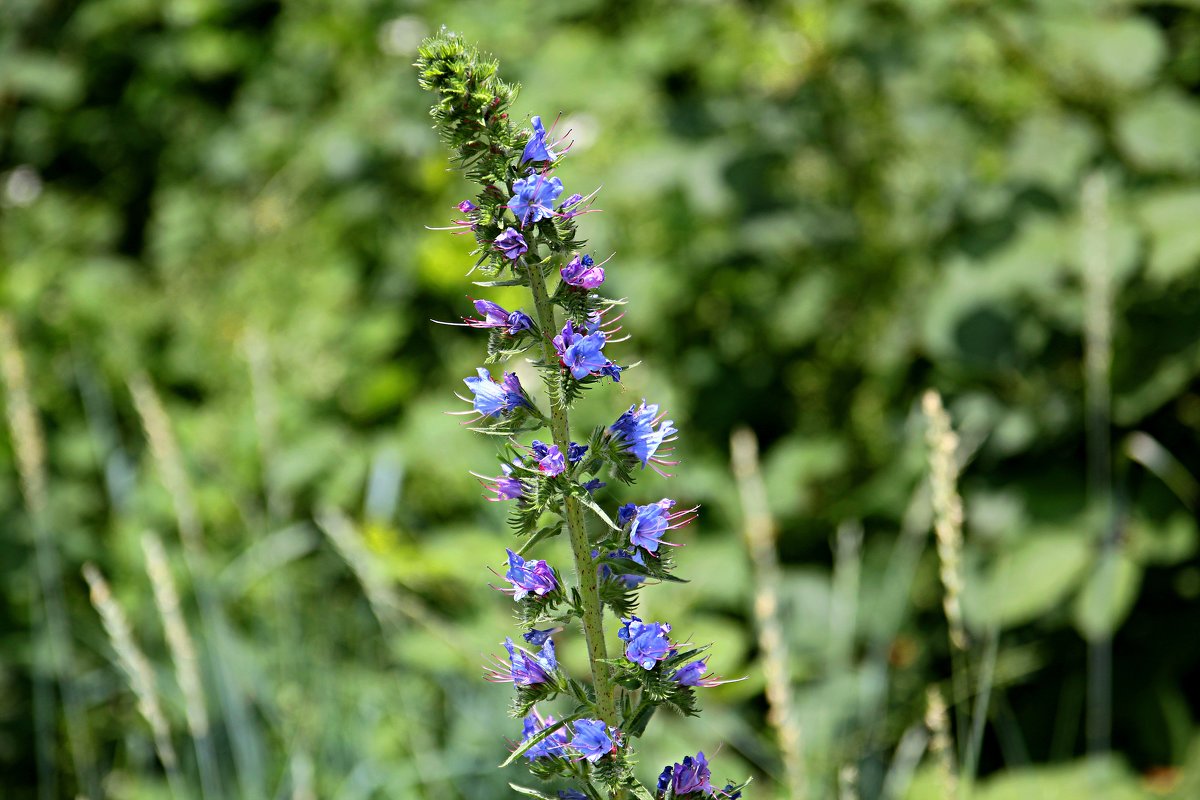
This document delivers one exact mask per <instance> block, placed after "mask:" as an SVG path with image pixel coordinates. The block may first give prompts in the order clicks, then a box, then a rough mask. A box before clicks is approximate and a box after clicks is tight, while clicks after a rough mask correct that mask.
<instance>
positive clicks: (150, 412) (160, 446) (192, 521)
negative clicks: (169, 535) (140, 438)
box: [129, 373, 204, 553]
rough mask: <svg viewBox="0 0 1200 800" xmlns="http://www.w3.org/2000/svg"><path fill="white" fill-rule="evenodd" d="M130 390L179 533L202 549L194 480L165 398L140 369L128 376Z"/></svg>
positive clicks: (190, 544)
mask: <svg viewBox="0 0 1200 800" xmlns="http://www.w3.org/2000/svg"><path fill="white" fill-rule="evenodd" d="M129 391H130V393H131V394H132V395H133V403H134V405H135V406H136V407H137V412H138V416H139V417H141V420H142V428H143V429H144V430H145V432H146V439H147V440H148V441H149V442H150V453H151V455H152V456H153V457H154V461H155V463H156V464H157V465H158V470H159V474H160V475H161V476H162V481H163V485H164V486H165V487H166V489H167V494H169V495H170V496H171V504H172V506H173V507H174V509H175V518H176V519H177V520H178V524H179V536H180V538H181V539H182V540H183V544H184V546H185V547H187V548H189V549H190V550H193V551H194V552H197V553H199V552H203V532H204V531H203V527H202V525H201V523H200V514H199V512H198V511H197V509H196V504H195V503H194V502H193V500H192V490H191V484H190V482H189V481H188V477H187V470H186V469H185V467H184V465H183V455H182V453H181V452H180V450H179V443H178V442H177V441H176V439H175V434H174V432H173V431H172V430H171V419H170V417H168V416H167V412H166V409H165V408H164V407H163V404H162V399H161V398H159V396H158V392H156V391H155V390H154V386H153V385H152V384H151V383H150V380H149V379H148V378H147V377H146V376H145V375H144V374H141V373H138V374H137V375H134V376H133V377H132V378H131V379H130V380H129Z"/></svg>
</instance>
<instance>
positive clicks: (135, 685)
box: [83, 563, 187, 800]
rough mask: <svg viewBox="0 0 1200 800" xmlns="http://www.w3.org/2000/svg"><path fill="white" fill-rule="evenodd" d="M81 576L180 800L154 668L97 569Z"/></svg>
mask: <svg viewBox="0 0 1200 800" xmlns="http://www.w3.org/2000/svg"><path fill="white" fill-rule="evenodd" d="M83 577H84V580H86V581H87V584H88V587H89V588H90V589H91V599H92V605H93V606H95V608H96V611H97V612H99V614H100V621H101V622H103V623H104V630H105V632H106V633H107V634H108V639H109V642H110V643H111V644H112V648H113V651H114V652H115V653H116V656H117V664H118V665H119V666H120V668H121V671H122V672H124V673H125V677H126V679H127V680H128V682H129V687H130V688H131V689H132V690H133V694H134V697H136V698H137V705H138V712H139V713H141V715H142V719H144V720H146V724H147V725H149V726H150V732H151V734H153V736H154V749H155V751H156V752H157V753H158V760H159V761H160V762H161V763H162V765H163V769H164V770H166V773H167V783H168V784H169V786H170V789H171V795H172V796H173V797H175V798H177V799H178V800H182V798H185V797H186V796H187V795H186V794H185V793H184V791H183V781H182V778H181V777H180V774H179V759H178V758H177V757H176V755H175V746H174V745H173V744H172V743H171V729H170V726H169V725H168V724H167V718H166V715H165V714H163V710H162V704H161V703H160V702H159V698H158V689H157V687H156V686H155V681H154V669H153V668H152V667H151V666H150V661H149V660H148V659H147V658H146V655H145V653H143V652H142V651H141V649H140V648H139V647H138V646H137V642H135V641H134V639H133V630H132V628H131V627H130V625H129V619H128V617H126V616H125V610H124V609H122V608H121V606H120V604H119V603H117V601H116V599H115V598H113V595H112V590H111V589H110V588H109V585H108V581H106V580H105V579H104V576H103V575H102V574H100V570H98V569H97V568H96V566H95V565H94V564H91V563H88V564H84V565H83Z"/></svg>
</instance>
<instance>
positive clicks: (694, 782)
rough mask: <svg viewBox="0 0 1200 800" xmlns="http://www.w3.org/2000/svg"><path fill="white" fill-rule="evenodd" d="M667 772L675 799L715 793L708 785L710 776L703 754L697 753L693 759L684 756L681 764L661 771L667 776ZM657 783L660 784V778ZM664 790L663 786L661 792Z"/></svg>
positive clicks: (710, 785)
mask: <svg viewBox="0 0 1200 800" xmlns="http://www.w3.org/2000/svg"><path fill="white" fill-rule="evenodd" d="M667 770H670V775H669V780H670V783H671V790H672V792H673V793H674V795H675V796H676V797H684V796H685V795H689V794H691V793H693V792H703V793H704V794H708V795H711V794H712V793H713V792H714V791H716V790H715V789H713V786H712V783H710V781H711V780H712V774H711V773H710V772H709V769H708V759H707V758H705V757H704V753H697V754H696V757H695V758H692V757H691V756H684V759H683V763H682V764H675V766H674V767H673V768H672V767H668V768H667V769H665V770H663V774H664V775H666V774H667ZM659 782H660V784H661V782H662V777H661V776H660V777H659ZM665 789H666V787H665V786H664V787H663V790H665Z"/></svg>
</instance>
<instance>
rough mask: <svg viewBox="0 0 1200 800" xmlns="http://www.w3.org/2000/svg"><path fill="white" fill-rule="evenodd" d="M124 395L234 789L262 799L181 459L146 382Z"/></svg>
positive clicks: (257, 746)
mask: <svg viewBox="0 0 1200 800" xmlns="http://www.w3.org/2000/svg"><path fill="white" fill-rule="evenodd" d="M129 390H130V393H131V394H132V396H133V402H134V406H135V407H136V408H137V412H138V416H139V417H140V418H141V421H142V429H143V431H144V432H145V434H146V439H147V441H148V442H149V443H150V453H151V456H152V457H153V459H154V463H155V466H156V468H157V470H158V473H159V476H160V478H161V480H162V482H163V485H164V486H165V487H166V490H167V494H168V495H169V496H170V498H171V505H172V508H173V509H174V512H175V519H176V525H177V526H178V530H179V539H180V542H181V543H182V544H183V558H184V565H185V567H186V569H187V573H188V578H189V580H190V581H191V584H192V586H193V588H194V591H195V593H196V602H197V605H198V607H199V610H200V625H201V629H202V633H203V639H204V641H205V643H206V644H207V647H206V648H205V653H206V656H207V658H208V665H209V668H210V670H211V671H212V674H213V676H214V678H215V682H216V685H217V698H218V700H219V702H220V705H221V712H222V716H223V720H224V723H225V729H226V730H227V731H228V734H229V739H230V745H231V748H230V749H231V750H232V751H233V760H234V774H235V777H236V780H237V784H238V788H239V790H240V793H241V795H242V796H243V797H245V798H258V797H262V796H263V792H264V791H265V789H264V786H265V779H264V774H263V765H262V761H263V757H262V746H261V743H260V741H259V737H258V733H257V730H256V728H255V726H254V723H253V722H252V716H251V713H250V709H249V708H248V707H247V703H246V700H245V692H244V691H243V689H242V687H241V686H240V685H239V683H238V680H237V678H236V677H235V676H234V672H233V669H234V664H235V660H236V659H235V658H234V656H235V653H234V647H233V642H232V638H231V634H230V632H229V630H228V624H227V622H226V621H225V617H224V614H223V612H222V610H221V606H220V603H219V602H218V600H217V597H216V595H215V594H214V592H213V591H212V589H211V588H210V582H209V577H210V575H209V572H208V558H207V554H206V553H205V546H204V528H203V524H202V522H201V518H200V513H199V511H198V509H197V508H196V505H195V503H194V502H193V500H192V492H191V485H190V482H189V481H188V477H187V470H186V468H185V466H184V462H183V456H182V453H181V451H180V449H179V445H178V443H177V442H176V440H175V434H174V432H173V431H172V429H171V420H170V417H168V416H167V412H166V409H165V408H164V407H163V404H162V400H161V399H160V398H159V396H158V393H157V392H156V391H155V390H154V387H153V385H152V384H151V383H150V380H149V379H148V378H147V377H146V376H145V375H141V374H138V375H135V376H133V378H131V379H130V381H129Z"/></svg>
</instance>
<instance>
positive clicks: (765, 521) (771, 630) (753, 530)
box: [729, 428, 807, 799]
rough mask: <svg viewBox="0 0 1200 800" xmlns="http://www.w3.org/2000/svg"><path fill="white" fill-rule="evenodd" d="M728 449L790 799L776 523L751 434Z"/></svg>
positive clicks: (802, 791) (800, 776) (796, 729)
mask: <svg viewBox="0 0 1200 800" xmlns="http://www.w3.org/2000/svg"><path fill="white" fill-rule="evenodd" d="M729 445H730V454H731V458H732V466H733V475H734V478H735V479H736V480H737V485H738V493H739V495H740V496H741V501H742V516H743V527H742V532H743V535H744V537H745V540H746V549H747V551H748V552H749V554H750V564H751V567H752V569H753V572H754V586H755V594H754V619H755V624H756V627H757V629H758V646H759V649H760V650H761V651H762V665H763V675H764V678H765V679H766V694H767V706H768V714H767V721H768V722H769V723H770V724H771V726H772V727H773V728H774V729H775V732H776V735H777V736H778V737H779V748H780V751H781V752H782V755H783V764H784V769H785V770H786V773H787V778H786V780H787V789H788V796H789V797H791V798H794V799H798V798H803V797H805V796H806V795H807V783H806V778H805V770H804V745H803V737H802V732H801V730H800V721H799V719H798V718H797V716H796V711H795V708H794V706H793V703H792V681H791V672H790V670H789V669H788V649H787V642H786V640H785V639H784V636H783V626H782V624H781V622H780V619H779V584H780V573H779V558H778V555H777V554H776V552H775V537H776V528H775V520H774V518H773V517H772V516H771V512H770V508H769V506H768V504H767V489H766V485H765V484H764V483H763V478H762V471H761V469H760V468H759V461H758V439H757V438H756V437H755V436H754V433H753V432H752V431H750V430H748V429H745V428H742V429H740V430H737V431H735V432H734V434H733V436H732V437H731V439H730V442H729Z"/></svg>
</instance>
